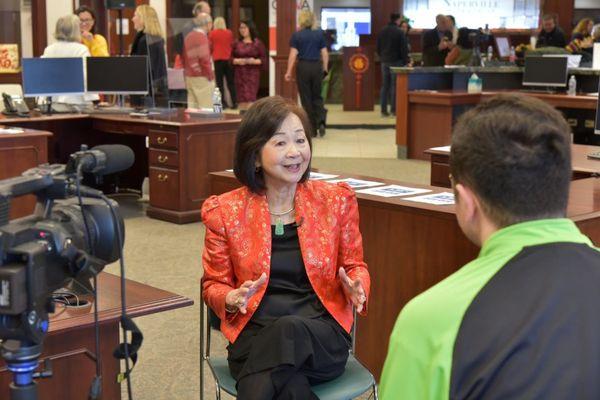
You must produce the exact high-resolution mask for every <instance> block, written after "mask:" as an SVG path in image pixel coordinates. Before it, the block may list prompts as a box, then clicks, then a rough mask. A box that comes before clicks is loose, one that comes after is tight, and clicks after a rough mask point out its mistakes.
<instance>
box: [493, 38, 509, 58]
mask: <svg viewBox="0 0 600 400" xmlns="http://www.w3.org/2000/svg"><path fill="white" fill-rule="evenodd" d="M494 40H496V49H498V56H500V58H509V57H510V38H509V37H508V36H494Z"/></svg>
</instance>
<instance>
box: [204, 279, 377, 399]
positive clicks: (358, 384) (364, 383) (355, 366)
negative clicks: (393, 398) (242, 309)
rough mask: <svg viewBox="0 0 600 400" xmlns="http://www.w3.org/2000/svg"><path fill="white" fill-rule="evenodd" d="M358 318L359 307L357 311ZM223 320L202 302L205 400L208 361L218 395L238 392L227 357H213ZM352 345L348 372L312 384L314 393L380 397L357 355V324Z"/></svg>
mask: <svg viewBox="0 0 600 400" xmlns="http://www.w3.org/2000/svg"><path fill="white" fill-rule="evenodd" d="M200 299H202V288H200ZM354 320H355V321H356V310H354ZM219 324H220V321H219V319H218V317H217V316H216V314H214V312H213V311H212V310H211V309H210V308H208V307H207V306H206V304H204V302H203V301H202V300H201V303H200V400H204V363H205V362H206V364H208V367H209V369H210V371H211V373H212V376H213V378H214V380H215V390H216V393H215V398H216V399H217V400H221V390H223V391H225V392H227V393H229V394H230V395H232V396H236V395H237V391H236V388H235V384H236V382H235V379H233V377H232V376H231V374H230V373H229V365H228V364H227V358H226V357H211V356H210V338H211V330H212V329H216V330H219ZM351 337H352V347H351V349H350V354H349V355H348V361H347V362H346V369H345V371H344V373H343V374H342V375H341V376H340V377H338V378H336V379H333V380H331V381H329V382H324V383H320V384H318V385H314V386H312V390H313V392H314V393H315V394H316V395H317V397H319V399H321V400H347V399H353V398H355V397H357V396H360V395H361V394H363V393H365V392H367V391H368V390H369V389H371V390H372V393H373V398H374V400H378V395H377V382H375V378H374V377H373V374H371V372H370V371H369V370H368V369H367V368H366V367H365V366H364V365H363V364H362V363H361V362H360V361H359V360H358V359H356V357H354V339H355V337H356V323H355V324H354V326H353V327H352V333H351Z"/></svg>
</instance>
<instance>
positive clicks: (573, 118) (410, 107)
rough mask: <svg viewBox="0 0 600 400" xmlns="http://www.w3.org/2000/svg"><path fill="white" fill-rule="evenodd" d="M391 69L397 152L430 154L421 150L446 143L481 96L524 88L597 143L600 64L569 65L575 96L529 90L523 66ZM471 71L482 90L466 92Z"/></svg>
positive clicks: (579, 138)
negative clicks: (591, 66)
mask: <svg viewBox="0 0 600 400" xmlns="http://www.w3.org/2000/svg"><path fill="white" fill-rule="evenodd" d="M392 70H393V72H394V73H396V75H397V76H396V78H397V79H396V146H397V150H398V158H411V159H422V160H428V159H429V156H428V155H427V154H425V153H424V151H425V150H427V149H429V148H431V147H436V146H443V145H445V144H448V143H450V141H451V135H452V127H453V125H454V123H455V122H456V119H457V118H458V117H459V116H460V115H461V114H462V113H464V112H465V111H467V110H468V109H470V108H472V107H474V106H475V105H477V104H478V103H479V102H481V101H483V100H486V99H488V98H490V97H492V96H495V95H497V94H499V93H507V92H508V93H510V92H519V93H523V94H526V95H529V96H534V97H537V98H539V99H541V100H543V101H545V102H547V103H549V104H551V105H552V106H554V107H556V108H557V109H559V110H560V111H561V112H562V113H563V115H564V116H565V118H566V119H567V121H568V122H569V124H570V125H571V128H572V130H573V134H574V140H575V142H576V143H580V144H600V137H599V136H598V135H594V131H593V127H594V125H593V124H594V118H595V112H596V102H597V92H598V79H599V76H600V70H593V69H589V68H572V69H570V70H569V76H570V75H575V76H576V78H577V88H578V95H576V96H568V95H566V94H565V93H561V92H557V93H549V92H544V91H543V90H538V91H528V90H527V88H526V87H524V86H523V84H522V79H523V68H521V67H454V68H445V67H420V68H405V67H398V68H392ZM473 73H476V74H477V75H478V76H479V77H480V78H482V82H483V92H482V93H467V81H468V79H469V77H470V76H471V74H473ZM563 92H564V90H563ZM586 93H596V95H588V94H586Z"/></svg>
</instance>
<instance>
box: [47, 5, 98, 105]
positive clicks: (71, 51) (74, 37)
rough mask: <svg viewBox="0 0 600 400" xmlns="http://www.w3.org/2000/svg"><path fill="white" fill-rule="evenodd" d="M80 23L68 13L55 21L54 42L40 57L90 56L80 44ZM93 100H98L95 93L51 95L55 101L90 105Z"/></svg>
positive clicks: (75, 16) (86, 49) (74, 16)
mask: <svg viewBox="0 0 600 400" xmlns="http://www.w3.org/2000/svg"><path fill="white" fill-rule="evenodd" d="M80 24H81V23H80V21H79V17H77V15H74V14H69V15H65V16H63V17H60V18H59V19H58V20H57V21H56V29H55V31H54V38H55V39H56V42H54V43H52V44H51V45H49V46H47V47H46V48H45V49H44V54H42V58H62V57H73V58H75V57H82V58H83V57H90V51H89V50H88V48H87V47H86V46H84V45H83V44H81V25H80ZM84 61H85V60H84ZM94 100H98V95H97V94H84V95H72V96H52V101H53V102H56V103H68V104H81V105H85V104H87V105H90V102H92V101H94Z"/></svg>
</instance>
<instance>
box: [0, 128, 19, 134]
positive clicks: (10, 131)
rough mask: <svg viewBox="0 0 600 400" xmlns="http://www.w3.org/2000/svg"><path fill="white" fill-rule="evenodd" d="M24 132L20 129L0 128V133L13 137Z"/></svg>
mask: <svg viewBox="0 0 600 400" xmlns="http://www.w3.org/2000/svg"><path fill="white" fill-rule="evenodd" d="M24 132H25V131H24V130H23V129H21V128H0V133H5V134H7V135H14V134H17V133H24Z"/></svg>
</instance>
